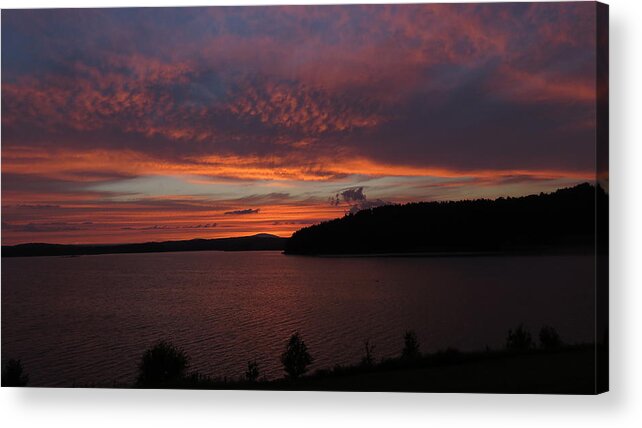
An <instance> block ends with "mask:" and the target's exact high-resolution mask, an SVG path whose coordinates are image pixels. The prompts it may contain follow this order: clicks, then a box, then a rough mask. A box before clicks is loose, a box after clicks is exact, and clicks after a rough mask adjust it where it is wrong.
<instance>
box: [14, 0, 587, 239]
mask: <svg viewBox="0 0 642 428" xmlns="http://www.w3.org/2000/svg"><path fill="white" fill-rule="evenodd" d="M595 92H596V91H595V4H594V3H588V2H587V3H562V4H560V3H540V4H530V3H523V4H477V5H462V4H450V5H445V4H442V5H435V4H433V5H397V6H385V5H381V6H318V7H296V6H290V7H216V8H215V7H212V8H165V9H161V8H154V9H85V10H71V9H66V10H64V9H61V10H21V11H15V10H14V11H12V10H4V11H2V244H4V245H7V244H16V243H23V242H52V243H114V242H142V241H150V240H169V239H189V238H195V237H200V238H218V237H227V236H243V235H250V234H255V233H261V232H265V233H274V234H277V235H281V236H289V235H290V234H291V233H292V232H293V231H295V230H297V229H299V228H301V227H304V226H306V225H309V224H313V223H317V222H319V221H322V220H326V219H331V218H335V217H339V216H342V215H343V214H344V213H346V212H349V211H353V212H354V211H357V210H359V209H361V208H367V207H373V206H377V205H381V204H386V203H403V202H408V201H419V200H444V199H466V198H477V197H492V198H494V197H498V196H506V195H523V194H529V193H538V192H541V191H550V190H554V189H557V188H559V187H564V186H568V185H574V184H577V183H579V182H584V181H592V180H594V175H595V172H594V171H595V154H594V147H595V114H596V111H595V99H596V93H595Z"/></svg>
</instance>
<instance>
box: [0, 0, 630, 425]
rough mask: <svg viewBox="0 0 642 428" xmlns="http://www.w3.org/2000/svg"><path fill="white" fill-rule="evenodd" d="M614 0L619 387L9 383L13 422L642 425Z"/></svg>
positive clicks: (1, 402) (3, 404) (150, 1)
mask: <svg viewBox="0 0 642 428" xmlns="http://www.w3.org/2000/svg"><path fill="white" fill-rule="evenodd" d="M274 3H279V2H278V1H277V2H274V1H272V2H270V1H256V0H255V1H239V0H236V1H218V2H217V1H210V2H207V1H189V0H187V1H185V0H182V1H181V0H164V1H163V0H133V2H129V1H123V0H117V1H114V0H112V1H106V0H91V1H82V0H50V1H42V0H41V1H30V0H13V1H6V0H0V6H1V7H2V8H3V9H4V8H18V7H19V8H25V7H80V6H84V7H86V6H92V7H99V6H133V5H137V6H154V5H156V6H178V5H180V6H187V5H208V4H210V5H213V4H274ZM280 3H289V4H295V3H305V2H301V1H285V2H283V1H281V2H280ZM315 3H347V2H345V1H332V2H327V1H326V2H324V1H315ZM383 3H386V2H383ZM388 3H390V1H388ZM608 3H609V4H610V43H611V48H610V49H611V59H610V82H611V87H610V94H611V101H610V102H611V104H610V108H611V119H610V120H611V123H610V125H611V128H610V129H611V136H610V145H611V165H610V183H609V191H610V200H611V278H610V290H611V332H610V339H611V368H610V370H611V392H608V393H606V394H602V395H600V396H588V397H584V396H536V395H474V394H405V393H396V394H387V393H328V392H296V393H294V392H229V391H227V392H226V391H136V390H107V389H105V390H96V389H58V390H55V389H37V388H32V389H19V388H17V389H16V388H14V389H8V388H2V389H1V390H0V421H1V423H2V424H3V426H5V427H14V426H47V427H69V426H109V427H112V426H114V425H115V424H118V425H121V426H133V425H138V426H141V427H145V426H151V425H155V426H156V427H164V426H172V427H176V426H184V427H191V426H194V425H208V426H212V425H223V426H278V427H283V426H295V425H296V426H298V427H306V428H307V427H326V426H328V425H330V426H367V427H379V426H381V427H384V426H385V427H408V426H428V425H431V426H439V427H441V426H452V427H460V426H461V427H471V426H474V427H476V428H477V427H493V428H497V427H513V426H520V427H541V426H553V427H555V426H576V425H578V426H579V425H580V424H581V426H582V427H583V428H584V427H597V426H600V427H609V428H611V427H620V426H622V427H631V426H642V367H641V366H642V352H641V350H642V322H641V319H642V311H641V310H640V306H641V305H642V292H641V291H640V288H641V287H642V276H641V274H640V269H639V266H640V264H642V252H641V251H640V245H639V243H640V242H641V239H642V236H641V229H642V227H641V225H640V222H641V220H642V203H641V202H640V199H641V198H642V180H640V176H641V175H642V174H641V171H642V167H641V166H640V162H642V157H641V156H640V152H641V145H642V132H641V131H640V123H641V122H642V109H641V108H640V99H641V98H642V91H641V86H642V84H641V81H642V2H641V1H640V0H612V1H610V2H608ZM5 59H6V58H5ZM636 363H637V364H636Z"/></svg>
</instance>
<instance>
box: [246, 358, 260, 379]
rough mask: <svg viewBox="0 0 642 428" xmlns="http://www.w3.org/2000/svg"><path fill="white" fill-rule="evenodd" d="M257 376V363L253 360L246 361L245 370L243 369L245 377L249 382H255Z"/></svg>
mask: <svg viewBox="0 0 642 428" xmlns="http://www.w3.org/2000/svg"><path fill="white" fill-rule="evenodd" d="M258 378H259V363H257V362H256V360H254V361H248V362H247V370H245V379H247V380H248V381H249V382H256V381H257V379H258Z"/></svg>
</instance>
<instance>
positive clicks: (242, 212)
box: [224, 208, 260, 215]
mask: <svg viewBox="0 0 642 428" xmlns="http://www.w3.org/2000/svg"><path fill="white" fill-rule="evenodd" d="M259 211H260V208H255V209H252V208H248V209H245V210H234V211H226V212H225V213H224V214H225V215H246V214H258V213H259Z"/></svg>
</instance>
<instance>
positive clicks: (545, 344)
mask: <svg viewBox="0 0 642 428" xmlns="http://www.w3.org/2000/svg"><path fill="white" fill-rule="evenodd" d="M539 343H540V345H541V346H542V348H544V349H556V348H559V347H560V346H562V339H561V338H560V335H559V333H558V332H557V330H555V329H554V328H553V327H551V326H548V325H545V326H543V327H542V329H541V330H540V331H539Z"/></svg>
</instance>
